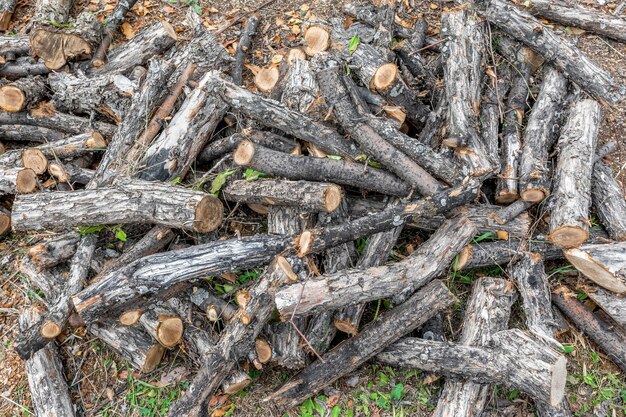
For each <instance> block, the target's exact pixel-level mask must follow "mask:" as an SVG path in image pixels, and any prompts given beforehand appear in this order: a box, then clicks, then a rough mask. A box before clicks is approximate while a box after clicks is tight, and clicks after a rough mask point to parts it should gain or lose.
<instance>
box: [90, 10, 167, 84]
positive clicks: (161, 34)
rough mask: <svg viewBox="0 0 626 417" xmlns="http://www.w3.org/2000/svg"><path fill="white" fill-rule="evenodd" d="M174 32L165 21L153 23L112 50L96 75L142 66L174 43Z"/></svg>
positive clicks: (96, 70) (96, 71)
mask: <svg viewBox="0 0 626 417" xmlns="http://www.w3.org/2000/svg"><path fill="white" fill-rule="evenodd" d="M177 39H178V36H177V35H176V31H175V30H174V28H173V27H172V25H170V24H169V23H167V22H165V21H161V22H157V23H154V24H152V25H150V26H148V27H146V28H145V29H143V30H141V31H140V32H138V33H137V34H136V35H135V36H134V37H133V38H132V39H131V40H130V41H128V42H126V43H124V44H123V45H121V46H119V47H118V48H115V49H113V50H112V51H111V52H110V53H109V55H108V62H107V63H106V64H105V65H102V66H100V67H98V68H96V69H95V70H94V72H95V73H96V74H104V73H118V74H119V73H122V72H125V71H127V70H129V69H131V68H133V67H135V66H137V65H143V64H145V63H146V62H148V60H149V59H150V58H152V57H154V56H155V55H159V54H161V53H163V52H164V51H167V50H168V49H169V48H171V47H172V45H174V43H176V40H177Z"/></svg>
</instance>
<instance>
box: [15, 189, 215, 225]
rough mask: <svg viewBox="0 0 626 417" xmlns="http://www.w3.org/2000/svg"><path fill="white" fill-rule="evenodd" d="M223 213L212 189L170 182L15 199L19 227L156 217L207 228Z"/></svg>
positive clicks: (167, 222) (150, 220)
mask: <svg viewBox="0 0 626 417" xmlns="http://www.w3.org/2000/svg"><path fill="white" fill-rule="evenodd" d="M222 217H223V207H222V203H221V202H220V201H219V200H218V199H217V198H215V197H213V196H212V195H208V194H205V193H203V192H200V191H193V190H190V189H185V188H182V187H175V186H171V185H166V184H157V183H149V182H144V181H137V180H131V181H127V180H121V181H118V182H117V183H116V184H115V186H114V187H108V188H98V189H91V190H80V191H72V192H54V193H41V194H37V195H35V196H28V197H27V196H21V197H19V198H18V199H16V201H15V203H14V205H13V214H12V222H13V228H14V229H15V230H45V229H47V228H49V229H63V228H67V227H74V226H81V225H100V224H124V223H157V224H162V225H167V226H171V227H175V228H182V229H187V230H195V231H199V232H209V231H212V230H214V229H215V228H217V227H218V226H219V225H220V224H221V222H222Z"/></svg>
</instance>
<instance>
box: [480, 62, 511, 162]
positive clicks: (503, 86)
mask: <svg viewBox="0 0 626 417" xmlns="http://www.w3.org/2000/svg"><path fill="white" fill-rule="evenodd" d="M491 74H493V75H494V76H495V78H494V77H492V76H491ZM512 75H513V74H512V68H511V66H510V65H499V66H494V67H493V70H492V71H491V72H488V76H487V77H486V82H485V85H484V87H483V97H482V103H481V105H480V117H479V123H480V139H481V142H482V145H483V148H484V149H485V155H487V157H488V158H489V160H491V161H494V162H496V163H497V165H495V166H494V170H495V171H498V172H499V171H500V169H501V166H500V163H499V162H500V151H499V149H500V124H501V122H502V121H504V99H505V97H506V93H507V92H508V91H509V88H510V87H511V77H512Z"/></svg>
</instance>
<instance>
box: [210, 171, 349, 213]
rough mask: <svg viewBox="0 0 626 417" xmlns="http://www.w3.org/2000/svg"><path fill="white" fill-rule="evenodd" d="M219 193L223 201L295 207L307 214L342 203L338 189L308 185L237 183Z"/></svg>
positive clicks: (300, 182) (267, 182)
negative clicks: (221, 193) (221, 194)
mask: <svg viewBox="0 0 626 417" xmlns="http://www.w3.org/2000/svg"><path fill="white" fill-rule="evenodd" d="M222 192H223V195H224V199H226V200H227V201H236V202H239V203H248V204H249V203H253V204H266V205H267V204H269V205H276V206H287V207H299V208H300V209H302V211H311V212H320V211H321V212H332V211H335V210H336V209H337V208H338V207H339V205H340V204H341V201H342V199H343V191H342V189H341V187H338V186H337V185H335V184H328V183H320V182H308V181H285V180H269V179H268V180H260V181H246V180H237V181H233V182H231V183H229V184H228V185H227V186H226V187H224V189H223V190H222Z"/></svg>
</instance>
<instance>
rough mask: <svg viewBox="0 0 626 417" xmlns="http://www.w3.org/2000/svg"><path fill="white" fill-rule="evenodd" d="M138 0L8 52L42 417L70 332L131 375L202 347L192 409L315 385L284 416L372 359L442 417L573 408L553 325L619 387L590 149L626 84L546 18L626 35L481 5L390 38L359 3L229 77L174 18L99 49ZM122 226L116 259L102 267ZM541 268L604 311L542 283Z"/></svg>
mask: <svg viewBox="0 0 626 417" xmlns="http://www.w3.org/2000/svg"><path fill="white" fill-rule="evenodd" d="M11 3H12V2H10V1H4V2H0V6H2V9H0V12H1V14H0V29H1V28H2V27H4V26H5V25H6V22H7V20H8V21H10V19H11V13H12V11H13V7H12V6H11ZM134 3H135V2H134V1H126V0H120V1H119V4H118V5H117V7H116V8H115V9H113V11H112V12H111V15H110V16H109V18H108V19H107V24H106V25H105V27H104V28H102V27H101V25H99V24H94V17H93V16H92V15H89V14H85V13H83V14H80V15H78V16H72V15H71V5H72V2H71V1H67V0H41V1H38V2H37V6H36V13H35V16H34V17H33V18H32V25H31V28H30V33H29V34H28V36H23V37H16V38H15V39H11V40H9V39H4V38H3V39H0V53H1V54H2V56H3V57H4V61H3V62H4V64H3V67H2V68H0V76H2V77H4V78H3V79H2V80H1V81H0V109H1V111H0V139H1V140H2V142H3V143H2V145H3V146H1V147H0V149H2V152H3V153H2V154H1V155H0V193H1V198H2V200H1V202H2V205H1V206H0V234H4V235H8V234H9V233H10V232H11V231H14V232H29V231H33V232H37V233H40V234H41V233H44V232H46V233H44V234H43V236H49V235H48V234H47V232H55V233H54V234H53V237H51V238H48V237H45V238H41V236H42V235H39V236H40V237H39V241H38V242H35V244H33V245H32V247H30V248H29V249H28V251H27V253H26V254H25V255H24V257H23V259H22V260H21V262H20V271H21V273H22V274H23V275H24V276H26V277H27V278H28V280H29V282H30V285H32V286H33V287H36V288H38V289H39V290H41V292H43V294H45V302H46V305H45V306H42V307H41V308H39V307H38V308H36V309H30V310H25V311H24V312H23V314H22V316H21V318H20V329H21V333H20V335H19V337H18V340H17V341H16V343H15V345H14V348H15V350H16V351H17V352H18V353H19V355H20V356H21V357H22V359H24V360H25V364H26V369H27V372H28V376H29V383H30V387H31V395H32V398H33V403H34V406H35V411H36V413H37V415H58V416H72V415H75V410H74V407H73V406H72V404H71V401H70V399H69V394H68V389H67V384H66V383H65V381H64V379H63V378H64V376H63V370H62V364H61V361H60V359H59V357H58V354H57V350H56V343H55V338H56V337H57V336H59V335H61V334H62V333H63V332H65V331H66V330H67V329H68V328H69V327H71V326H84V327H85V328H86V330H87V331H88V332H89V333H90V334H91V335H92V336H93V337H96V338H99V339H101V340H102V341H103V342H104V343H105V344H107V345H108V346H109V347H110V348H111V349H112V350H114V351H115V352H116V353H117V354H118V355H119V357H120V358H122V359H124V360H127V361H128V362H129V363H130V364H131V365H132V366H134V367H135V368H136V369H137V370H138V371H139V372H150V371H151V370H153V369H155V367H156V366H158V364H159V363H160V362H161V360H162V359H163V357H164V355H165V354H166V352H167V351H168V350H171V349H180V351H181V352H183V353H184V354H186V355H188V356H189V357H190V358H191V359H192V361H193V362H194V363H196V364H197V365H198V370H197V373H196V374H195V376H194V378H193V381H192V382H191V385H190V386H189V388H188V391H187V394H186V395H184V396H183V397H182V398H181V399H180V400H178V401H177V402H176V403H174V404H173V405H172V407H171V409H170V411H169V415H171V416H181V417H182V416H199V415H202V407H203V404H204V403H205V401H206V400H207V399H208V398H210V397H211V396H212V395H213V394H215V393H216V392H217V391H218V390H222V392H224V393H227V394H232V393H235V392H237V391H239V390H240V389H242V388H243V387H245V386H246V385H248V384H249V383H251V379H250V378H249V377H248V375H247V372H246V371H248V370H249V369H250V368H251V367H254V368H257V369H262V368H267V367H272V366H282V367H286V368H289V369H296V370H300V372H299V373H298V374H296V375H295V376H293V377H292V378H291V379H290V380H289V381H287V382H286V383H285V384H284V385H283V386H282V387H280V388H279V389H278V390H276V391H275V392H274V393H272V394H271V395H269V396H268V397H267V398H266V399H265V401H266V402H268V403H269V404H271V405H273V406H276V407H278V408H281V409H288V408H293V407H295V406H297V405H298V404H300V403H301V402H302V401H304V400H305V399H307V398H309V397H311V396H312V395H314V394H315V393H317V392H319V391H320V390H322V389H324V388H325V387H326V386H328V385H329V384H331V383H333V382H334V381H336V380H337V379H339V378H341V377H343V376H345V375H346V374H348V373H350V372H352V371H354V370H355V369H357V368H358V367H360V366H361V365H362V364H363V363H365V362H367V361H377V362H380V363H384V364H389V365H393V366H397V367H408V368H417V369H421V370H425V371H428V372H432V373H435V374H437V375H443V376H445V378H446V382H445V385H444V389H443V391H442V393H441V396H440V398H439V402H438V404H437V407H436V410H435V413H434V415H437V416H468V415H480V414H481V413H482V410H483V408H484V407H485V404H486V402H487V399H488V396H489V395H488V390H489V387H490V386H491V385H492V384H498V385H505V386H509V387H511V388H514V389H517V390H520V391H522V392H524V393H526V394H528V395H529V396H530V397H531V398H532V399H533V400H534V401H536V404H537V409H538V410H539V414H540V415H542V416H548V415H550V416H553V415H563V416H565V415H571V414H569V413H570V412H569V406H568V404H567V400H566V399H565V397H564V389H565V380H566V373H567V371H566V358H565V356H564V355H563V352H562V350H561V345H560V343H559V341H558V340H557V337H558V334H557V332H556V318H555V314H556V313H555V310H554V307H553V306H555V307H556V308H558V310H560V311H561V312H562V313H563V314H564V315H565V316H566V317H567V318H568V319H569V320H570V321H571V323H572V324H573V325H574V326H576V327H577V328H579V329H580V330H581V331H582V332H584V333H586V334H587V335H588V336H589V337H590V338H591V339H592V340H594V341H595V342H596V343H597V344H598V345H599V346H600V347H601V348H602V349H603V350H604V352H605V353H606V354H607V355H608V357H610V358H611V359H612V360H613V361H614V362H615V363H616V364H617V365H618V366H620V367H621V368H622V369H624V370H625V371H626V350H625V348H624V343H623V341H624V337H625V336H626V330H625V328H624V326H626V316H625V315H624V311H625V310H626V302H625V301H624V298H623V297H624V294H626V274H625V272H624V271H626V256H625V254H626V201H625V200H624V194H623V191H622V188H621V187H620V185H619V184H618V183H617V181H616V180H615V178H614V176H613V173H612V171H611V168H610V167H609V165H607V164H606V163H605V160H604V157H606V156H607V155H608V154H609V153H610V152H611V146H610V145H609V146H603V147H601V146H598V143H597V142H598V131H599V128H600V123H601V120H602V108H603V106H605V105H610V104H615V103H617V102H619V101H621V100H622V99H623V98H624V97H623V95H624V89H623V87H620V86H618V85H617V84H616V83H615V81H614V80H613V78H612V77H611V75H610V74H609V73H608V72H607V71H606V70H605V69H603V68H601V67H600V66H599V65H598V64H596V63H594V62H593V61H592V60H591V59H589V58H588V57H586V56H585V55H584V54H583V52H581V51H580V50H578V49H577V48H576V47H575V46H574V45H573V44H571V43H570V42H569V41H568V40H567V39H564V38H562V37H561V35H559V33H557V31H555V30H554V29H552V28H551V27H550V26H548V25H545V24H543V23H542V21H543V20H542V21H540V20H538V18H547V19H550V20H554V21H557V22H559V23H562V24H565V25H568V26H579V27H582V28H583V29H585V30H588V31H592V32H595V33H598V34H599V35H601V36H607V37H611V38H613V39H617V40H621V41H624V40H625V39H624V33H625V31H626V28H625V27H624V22H623V19H619V18H616V17H612V16H608V15H607V16H605V15H602V14H600V13H597V12H591V11H589V10H585V9H581V8H576V9H574V11H575V13H574V12H572V11H570V10H569V9H570V7H569V6H564V5H561V4H560V3H554V2H546V1H544V0H531V1H529V2H526V3H525V4H524V6H523V7H518V6H515V5H513V4H511V3H509V2H507V1H505V0H476V2H475V3H472V4H464V5H460V6H455V7H452V8H450V9H447V10H446V11H445V12H444V13H443V17H442V22H441V33H440V38H431V37H428V36H426V26H427V25H426V23H425V22H424V21H423V20H420V19H417V22H416V24H415V26H414V27H413V28H408V27H405V26H402V25H399V24H397V20H395V19H394V17H395V15H396V12H397V9H396V8H397V7H401V6H399V5H398V3H397V2H393V1H382V2H380V3H381V4H380V5H378V6H377V7H373V6H356V5H348V6H347V7H346V8H345V12H346V13H347V14H349V15H351V16H353V19H354V23H353V25H354V27H347V26H346V25H345V24H344V20H343V19H330V20H328V21H322V20H316V21H314V22H308V23H306V25H305V26H304V27H305V31H304V34H303V35H304V36H303V43H302V45H301V46H300V47H299V48H294V49H293V50H292V51H290V52H289V53H288V54H287V55H286V56H285V57H282V60H280V59H279V60H276V62H274V61H273V62H274V63H273V64H272V66H270V67H265V68H261V67H256V68H253V66H251V65H248V64H246V60H250V59H251V54H250V50H251V48H252V44H253V41H254V36H255V33H256V31H257V29H258V28H259V27H261V26H262V25H260V22H259V21H260V20H261V19H260V17H259V16H248V18H247V21H246V25H245V27H244V28H243V29H242V31H241V38H240V41H239V42H238V44H237V50H236V53H235V56H234V58H231V57H230V55H229V54H228V53H227V52H226V50H225V49H224V47H223V46H222V44H221V43H220V41H219V40H218V38H217V36H216V34H214V33H212V32H210V31H208V30H207V29H206V28H205V27H204V26H203V25H202V22H201V21H200V19H199V17H198V16H197V15H196V14H194V13H193V11H191V12H190V13H189V14H188V16H187V21H186V23H185V24H186V25H188V27H189V32H190V33H191V34H192V36H191V39H189V40H185V41H182V40H179V39H178V37H177V35H176V32H175V31H174V29H173V28H172V27H171V26H170V25H169V24H167V23H166V22H158V23H154V24H152V25H148V26H146V27H144V28H143V29H141V30H140V31H139V32H138V33H137V34H136V36H135V37H134V38H133V39H132V40H130V41H128V42H126V43H124V44H122V45H120V46H117V47H115V48H112V49H111V50H110V51H108V49H109V48H110V45H111V42H112V38H113V35H114V34H115V32H116V31H117V30H118V29H119V27H120V24H121V22H122V21H123V19H124V15H125V13H126V12H127V11H128V9H129V8H130V7H132V6H133V4H134ZM13 6H14V5H13ZM566 10H567V13H565V11H566ZM50 22H57V23H59V24H55V25H51V24H50ZM486 22H489V23H490V30H487V26H486V25H487V23H486ZM357 30H358V31H360V32H356V31H357ZM355 33H356V35H355ZM394 39H395V40H397V42H395V41H393V40H394ZM492 49H495V50H492ZM107 51H108V52H107ZM245 68H248V69H251V70H252V73H253V75H254V77H248V76H249V75H250V74H248V73H247V71H246V70H245ZM244 78H246V79H247V78H253V82H254V83H255V84H256V86H255V88H246V87H245V86H244ZM531 90H532V92H533V93H535V94H531V93H530V92H531ZM593 213H596V214H597V219H598V221H599V224H592V223H591V221H590V219H592V214H593ZM235 218H236V219H238V221H240V223H238V224H239V225H241V224H252V225H255V226H253V227H252V228H250V227H247V228H246V227H235V223H236V222H235V221H234V220H233V219H235ZM265 224H266V225H267V227H265ZM599 226H600V227H599ZM129 230H132V231H133V236H132V237H131V236H130V233H128V234H127V232H128V231H129ZM112 233H114V234H115V235H116V236H117V238H118V239H119V240H122V241H125V244H124V245H123V250H121V253H116V254H115V256H114V257H111V256H109V259H104V258H103V257H102V255H101V254H100V253H101V252H100V250H101V249H102V248H103V247H105V246H106V243H107V239H108V238H110V237H111V236H110V235H111V234H112ZM363 238H364V239H366V240H365V242H366V243H365V245H364V247H357V245H356V242H357V240H359V242H363V240H362V239H363ZM127 239H128V241H127ZM399 241H403V242H406V241H409V242H411V245H410V246H411V250H410V251H406V253H405V254H401V256H400V258H401V259H399V260H398V256H395V257H394V261H390V254H391V253H392V251H393V250H394V247H397V244H398V242H399ZM552 261H559V262H563V261H568V262H570V263H571V264H572V265H573V266H574V267H575V268H576V269H577V270H578V271H580V273H581V276H582V277H584V278H582V280H583V282H584V284H582V285H583V286H584V288H585V292H586V293H587V294H589V297H590V298H591V299H592V300H593V301H594V303H595V304H596V305H597V306H598V307H599V309H597V310H596V311H593V310H592V309H591V308H589V305H588V304H586V305H583V304H582V303H580V302H579V301H578V299H577V298H576V295H575V293H574V292H573V289H572V288H570V287H568V286H566V285H559V286H554V285H553V284H554V283H553V282H551V281H550V279H549V277H548V276H547V274H546V272H545V265H544V262H552ZM493 265H498V266H500V267H501V269H502V270H503V271H506V274H505V276H506V277H507V278H497V277H488V276H481V277H480V278H478V279H476V280H475V281H474V282H473V286H472V291H471V295H470V298H469V301H468V303H467V305H466V307H465V313H464V314H465V315H464V319H463V323H462V330H461V333H460V335H459V337H458V338H455V339H453V340H449V341H446V340H445V338H444V334H443V330H442V326H439V327H440V330H428V331H425V329H426V327H425V326H430V324H429V323H433V320H434V322H436V321H437V320H441V318H442V317H443V315H442V314H445V313H446V311H447V310H448V309H449V308H450V307H451V306H452V305H453V304H455V303H456V302H457V301H458V300H457V298H456V297H455V295H453V294H452V292H451V291H450V289H449V288H448V286H447V285H446V284H447V282H446V280H445V277H446V276H447V275H448V274H449V273H450V271H453V273H455V274H456V273H457V272H459V271H462V270H467V269H478V268H484V267H488V266H493ZM253 268H261V269H260V270H261V271H262V272H260V274H259V276H258V277H256V279H254V280H251V281H250V282H240V281H237V280H236V279H235V280H233V278H232V276H233V275H236V274H233V272H238V273H241V272H243V271H246V270H250V269H253ZM479 275H480V273H479ZM61 277H63V278H61ZM207 277H210V280H207V279H206V278H207ZM224 283H227V284H228V286H229V287H230V288H231V290H230V291H228V292H226V293H225V294H224V293H220V292H218V291H217V289H218V287H219V288H224V285H223V284H224ZM216 284H217V285H216ZM381 299H386V300H390V304H391V305H392V306H393V307H392V308H389V309H387V310H386V311H384V312H382V313H381V314H378V311H377V313H376V315H375V317H374V319H372V315H371V314H370V310H371V303H372V302H375V301H377V300H381ZM517 299H519V301H520V303H521V304H522V307H523V310H524V313H525V315H524V317H525V318H526V323H525V324H524V326H522V327H523V329H514V328H510V327H509V318H510V315H511V307H512V305H513V304H514V303H515V302H516V300H517ZM43 307H45V308H43ZM276 312H277V313H278V314H275V313H276ZM216 323H217V324H219V325H217V326H214V325H215V324H216ZM436 327H437V326H435V327H434V328H436ZM428 328H429V329H430V327H428ZM420 329H421V330H420ZM433 332H434V333H433ZM426 333H428V334H430V336H429V337H423V338H420V337H416V335H417V334H421V335H423V334H426ZM437 333H439V334H438V335H437ZM339 341H341V342H340V343H338V342H339ZM50 399H54V401H52V400H50Z"/></svg>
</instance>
